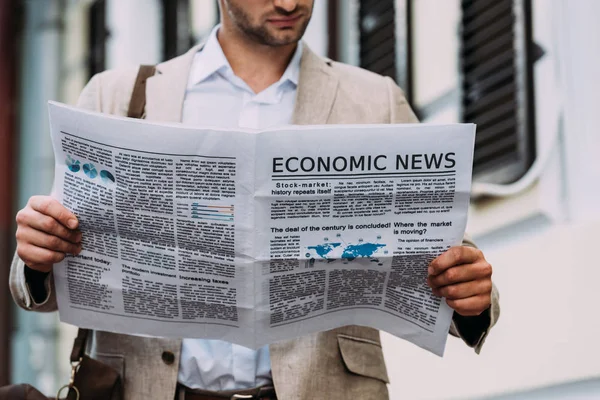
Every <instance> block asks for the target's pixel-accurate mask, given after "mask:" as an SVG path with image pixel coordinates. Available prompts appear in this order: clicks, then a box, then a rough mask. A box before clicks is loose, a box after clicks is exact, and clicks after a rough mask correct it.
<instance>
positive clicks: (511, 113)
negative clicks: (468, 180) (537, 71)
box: [459, 0, 535, 183]
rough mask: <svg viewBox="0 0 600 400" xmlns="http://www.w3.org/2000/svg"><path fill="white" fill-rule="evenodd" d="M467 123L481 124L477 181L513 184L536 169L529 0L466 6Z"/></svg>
mask: <svg viewBox="0 0 600 400" xmlns="http://www.w3.org/2000/svg"><path fill="white" fill-rule="evenodd" d="M461 10H462V18H461V33H460V42H461V46H460V56H459V59H460V80H461V88H460V94H461V99H460V101H461V119H462V120H463V121H465V122H473V123H476V124H477V136H476V139H475V154H474V160H473V175H474V177H475V178H476V179H478V180H483V181H487V182H494V183H509V182H513V181H515V180H517V179H519V178H520V177H521V176H523V174H524V173H525V172H526V171H527V169H528V168H529V167H530V166H531V164H532V163H533V160H534V157H535V133H534V118H533V68H532V57H531V52H530V49H531V48H532V45H531V4H530V1H529V0H462V2H461Z"/></svg>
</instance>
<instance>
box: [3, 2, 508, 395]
mask: <svg viewBox="0 0 600 400" xmlns="http://www.w3.org/2000/svg"><path fill="white" fill-rule="evenodd" d="M312 7H313V0H221V1H220V12H221V22H222V25H221V26H220V27H217V28H216V29H215V30H214V31H213V32H212V34H211V36H210V38H209V39H208V40H207V42H206V44H205V45H204V46H197V47H195V48H193V49H191V50H190V51H189V52H188V53H187V54H185V55H183V56H181V57H178V58H175V59H173V60H171V61H167V62H165V63H163V64H160V65H158V66H157V71H158V72H157V74H156V75H155V76H153V77H151V78H150V79H148V81H147V88H146V95H147V104H146V118H147V119H149V120H156V121H173V122H174V121H181V122H183V123H186V124H194V125H218V126H222V127H246V128H266V127H270V126H276V125H284V124H290V123H294V124H325V123H330V124H339V123H344V124H360V123H406V122H416V118H415V116H414V114H413V113H412V111H411V109H410V107H409V105H408V104H407V103H406V100H405V98H404V96H403V93H402V91H401V90H400V89H399V88H398V87H397V86H396V85H395V84H394V83H393V81H392V80H391V79H389V78H382V77H380V76H378V75H375V74H373V73H370V72H366V71H363V70H361V69H358V68H355V67H351V66H347V65H343V64H339V63H335V62H331V61H329V60H324V59H321V58H319V57H318V56H316V55H315V54H314V53H312V52H311V50H310V49H309V48H308V47H307V46H306V44H303V43H302V42H301V41H300V39H301V37H302V35H303V33H304V31H305V29H306V26H307V24H308V22H309V20H310V17H311V13H312ZM136 74H137V69H131V70H117V71H107V72H104V73H102V74H99V75H97V76H95V77H94V78H93V79H92V80H91V81H90V83H89V84H88V85H87V86H86V88H85V89H84V91H83V93H82V95H81V98H80V101H79V106H80V107H83V108H87V109H90V110H95V111H100V112H105V113H111V114H116V115H126V113H127V109H128V104H129V100H130V98H131V94H132V90H133V86H134V81H135V78H136ZM17 223H18V230H17V254H16V256H15V260H14V262H13V265H12V269H11V290H12V293H13V296H14V297H15V300H16V302H17V303H18V304H19V305H20V306H21V307H24V308H26V309H29V310H35V311H53V310H55V309H56V299H55V297H54V290H53V286H52V285H53V281H52V274H49V272H50V271H51V270H52V267H53V264H55V263H57V262H60V261H61V260H62V259H63V258H64V256H65V253H79V252H80V251H81V239H82V237H81V233H80V232H79V231H78V230H77V226H78V221H77V219H76V217H75V215H73V214H72V213H71V212H70V211H68V210H67V209H65V208H64V207H63V206H62V205H60V204H59V203H58V202H56V201H54V200H52V199H50V198H49V197H46V196H34V197H32V198H31V199H30V201H29V203H28V205H27V206H26V207H25V208H24V209H23V210H21V211H20V212H19V213H18V215H17ZM463 244H464V246H458V247H455V248H452V249H450V250H449V251H447V252H446V253H444V254H442V255H441V256H440V257H438V258H437V259H435V260H434V261H433V262H432V263H431V265H430V266H429V278H428V283H429V285H430V286H431V287H432V290H433V291H434V293H436V294H437V295H439V296H444V297H446V298H447V301H448V304H449V305H450V307H452V308H453V309H454V310H455V317H454V322H453V325H452V329H451V331H452V333H453V334H455V335H459V336H460V337H461V338H463V340H464V341H465V342H466V343H467V344H468V345H469V346H471V347H474V348H475V350H476V351H479V349H480V348H481V346H482V344H483V341H484V338H485V336H486V335H487V332H488V331H489V329H490V328H491V327H492V326H493V324H494V323H495V321H496V319H497V317H498V312H499V309H498V304H497V294H496V292H495V289H493V285H492V281H491V274H492V269H491V266H490V265H489V263H487V262H486V260H485V258H484V257H483V254H482V253H481V252H480V251H479V250H477V249H476V248H475V247H474V246H473V245H472V244H471V243H470V242H464V243H463ZM89 351H90V354H91V355H92V356H93V357H95V358H97V359H99V360H101V361H103V362H105V363H107V364H109V365H112V366H114V367H115V368H116V369H117V370H118V371H119V372H121V374H122V375H123V377H124V391H125V399H128V400H141V399H150V398H152V399H172V398H174V396H176V395H177V396H178V397H179V398H190V399H191V398H215V397H218V396H223V398H228V397H231V396H232V394H234V393H241V394H247V393H249V392H247V391H244V390H245V389H253V388H257V387H265V386H270V385H274V386H275V391H276V394H277V396H278V398H280V399H285V400H287V399H334V400H335V399H384V398H387V386H386V383H387V382H388V377H387V372H386V369H385V365H384V361H383V353H382V350H381V344H380V339H379V332H378V331H376V330H375V329H371V328H366V327H358V326H347V327H343V328H339V329H335V330H332V331H328V332H321V333H318V334H314V335H309V336H306V337H302V338H299V339H296V340H291V341H286V342H282V343H277V344H274V345H271V346H266V347H264V348H262V349H259V350H258V351H252V350H249V349H247V348H243V347H241V346H236V345H233V344H231V343H226V342H222V341H218V340H199V339H183V340H179V339H162V338H147V337H134V336H128V335H120V334H113V333H107V332H94V334H93V343H92V345H91V346H90V347H89ZM176 392H178V393H176ZM194 396H196V397H194ZM202 396H204V397H202ZM207 396H208V397H207ZM210 396H212V397H210ZM240 398H245V397H240Z"/></svg>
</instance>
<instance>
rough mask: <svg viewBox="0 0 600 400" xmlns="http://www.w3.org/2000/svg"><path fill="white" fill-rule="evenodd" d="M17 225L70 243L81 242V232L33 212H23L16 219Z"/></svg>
mask: <svg viewBox="0 0 600 400" xmlns="http://www.w3.org/2000/svg"><path fill="white" fill-rule="evenodd" d="M17 222H18V223H19V224H22V225H25V226H30V227H32V228H34V229H36V230H38V231H41V232H44V233H46V234H48V235H52V236H57V237H59V238H61V239H63V240H67V241H69V242H71V243H79V242H81V232H79V231H76V230H72V229H68V228H66V227H65V226H64V225H63V224H61V223H60V222H58V221H57V220H56V219H54V218H53V217H50V216H48V215H44V214H42V213H41V212H38V211H34V210H25V211H22V212H21V213H19V216H18V217H17Z"/></svg>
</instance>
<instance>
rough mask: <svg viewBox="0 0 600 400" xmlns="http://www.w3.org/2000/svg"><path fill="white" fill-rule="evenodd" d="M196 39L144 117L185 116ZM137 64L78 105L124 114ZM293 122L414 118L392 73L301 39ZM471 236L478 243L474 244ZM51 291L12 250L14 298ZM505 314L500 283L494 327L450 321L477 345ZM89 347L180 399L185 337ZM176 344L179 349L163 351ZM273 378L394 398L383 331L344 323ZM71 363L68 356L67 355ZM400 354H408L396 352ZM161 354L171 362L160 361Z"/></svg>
mask: <svg viewBox="0 0 600 400" xmlns="http://www.w3.org/2000/svg"><path fill="white" fill-rule="evenodd" d="M198 50H199V46H196V47H194V48H192V49H191V50H190V51H189V52H187V53H186V54H184V55H182V56H180V57H177V58H175V59H173V60H170V61H167V62H165V63H162V64H159V65H158V66H157V73H156V75H155V76H153V77H151V78H150V79H148V81H147V88H146V93H147V105H146V118H147V119H149V120H154V121H172V122H178V121H180V120H181V112H182V105H183V100H184V96H185V90H186V85H187V78H188V73H189V69H190V66H191V63H192V58H193V56H194V54H195V53H196V52H197V51H198ZM136 74H137V68H129V69H120V70H114V71H106V72H103V73H101V74H98V75H96V76H95V77H94V78H92V80H91V81H90V82H89V83H88V85H87V86H86V87H85V89H84V90H83V92H82V94H81V97H80V99H79V103H78V105H79V107H82V108H86V109H89V110H93V111H98V112H103V113H109V114H115V115H121V116H125V115H126V114H127V109H128V102H129V99H130V97H131V93H132V91H133V84H134V81H135V77H136ZM293 122H294V123H295V124H342V123H343V124H364V123H406V122H417V119H416V117H415V115H414V114H413V112H412V110H411V108H410V106H409V105H408V104H407V102H406V99H405V97H404V94H403V93H402V91H401V90H400V88H399V87H398V86H396V85H395V84H394V82H393V81H392V80H391V79H390V78H383V77H381V76H379V75H376V74H373V73H371V72H367V71H365V70H362V69H359V68H356V67H352V66H348V65H344V64H339V63H336V62H331V61H329V60H325V59H323V58H320V57H318V56H317V55H315V54H314V53H313V52H312V51H311V50H310V49H309V48H308V46H304V52H303V55H302V61H301V67H300V80H299V86H298V93H297V100H296V108H295V111H294V116H293ZM465 243H466V244H469V245H472V243H470V242H465ZM46 286H47V290H48V293H49V294H48V298H47V299H46V300H45V301H44V302H43V303H41V304H36V303H35V302H34V301H33V299H32V297H31V295H30V292H29V289H28V286H27V284H26V282H25V277H24V272H23V262H22V261H21V260H19V258H18V257H17V256H16V255H15V258H14V261H13V263H12V267H11V276H10V289H11V292H12V294H13V297H14V299H15V301H16V302H17V304H18V305H19V306H21V307H23V308H25V309H27V310H32V311H42V312H48V311H54V310H56V309H57V306H56V298H55V294H54V287H53V279H52V276H51V275H50V276H49V278H48V281H47V285H46ZM498 315H499V307H498V296H497V292H496V290H495V289H494V296H493V305H492V308H491V310H490V313H489V317H490V323H489V326H487V324H486V326H484V327H483V329H479V331H477V332H469V331H468V330H469V329H471V328H469V327H463V326H457V325H456V324H454V323H453V326H452V328H451V333H453V334H454V335H458V336H460V337H463V340H465V342H466V343H467V344H468V345H469V346H471V347H473V348H474V349H475V350H476V351H477V352H479V350H480V348H481V346H482V344H483V341H484V339H485V337H486V335H487V333H488V331H489V329H490V328H491V327H492V326H493V325H494V323H495V322H496V319H497V318H498ZM486 328H487V329H486ZM88 352H89V354H90V355H91V356H92V357H95V358H97V359H99V360H101V361H103V362H105V363H107V364H109V365H112V366H113V367H115V368H116V369H117V370H118V371H120V372H121V374H122V376H123V377H124V383H125V389H124V390H125V399H127V400H147V399H161V400H170V399H173V396H174V393H175V387H176V384H177V372H178V365H179V356H180V353H181V339H162V338H146V337H136V336H128V335H121V334H115V333H108V332H94V334H93V340H92V342H91V345H90V346H89V348H88ZM164 352H171V353H173V354H174V355H175V358H174V361H173V360H172V357H163V353H164ZM270 353H271V366H272V373H273V381H274V384H275V387H276V391H277V394H278V397H279V398H280V399H283V400H299V399H328V400H346V399H363V400H364V399H387V398H388V391H387V385H386V384H387V383H388V382H389V379H388V375H387V371H386V367H385V364H384V360H383V353H382V349H381V342H380V339H379V332H378V331H377V330H375V329H372V328H366V327H359V326H346V327H343V328H339V329H335V330H332V331H327V332H321V333H317V334H313V335H309V336H305V337H302V338H299V339H295V340H290V341H286V342H282V343H277V344H273V345H271V346H270ZM64 357H65V362H67V357H68V355H67V354H64ZM398 358H400V359H401V357H400V356H399V357H398ZM163 359H164V360H163Z"/></svg>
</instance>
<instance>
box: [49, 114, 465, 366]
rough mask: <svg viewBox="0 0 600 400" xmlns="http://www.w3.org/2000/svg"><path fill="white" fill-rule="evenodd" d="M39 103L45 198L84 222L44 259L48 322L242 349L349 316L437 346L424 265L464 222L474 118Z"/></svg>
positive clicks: (441, 321)
mask: <svg viewBox="0 0 600 400" xmlns="http://www.w3.org/2000/svg"><path fill="white" fill-rule="evenodd" d="M49 108H50V121H51V131H52V140H53V146H54V152H55V158H56V170H55V171H56V172H55V182H54V188H55V189H54V196H55V197H56V198H57V199H58V200H59V201H60V202H62V204H64V205H65V206H66V207H67V208H68V209H70V210H72V211H73V212H74V213H75V214H76V215H77V216H78V218H79V220H80V228H81V230H82V232H83V242H82V245H83V251H82V252H81V253H80V254H79V255H76V256H73V255H68V256H67V258H65V260H64V261H63V262H61V263H60V264H59V265H57V266H55V268H54V277H55V283H56V294H57V299H58V305H59V311H60V318H61V320H62V321H63V322H67V323H70V324H74V325H78V326H80V327H86V328H93V329H99V330H106V331H113V332H119V333H128V334H142V335H153V336H165V337H186V338H210V339H221V340H226V341H230V342H233V343H237V344H240V345H243V346H246V347H250V348H258V347H260V346H263V345H266V344H269V343H273V342H276V341H280V340H285V339H291V338H294V337H298V336H302V335H306V334H310V333H314V332H318V331H325V330H329V329H333V328H337V327H341V326H345V325H364V326H370V327H373V328H377V329H381V330H384V331H387V332H389V333H391V334H393V335H396V336H398V337H401V338H404V339H407V340H409V341H411V342H413V343H415V344H416V345H418V346H420V347H423V348H425V349H427V350H429V351H431V352H433V353H435V354H438V355H442V354H443V351H444V347H445V343H446V338H447V334H448V329H449V325H450V322H451V317H452V310H451V309H450V308H449V307H448V305H447V304H446V303H445V301H444V300H443V299H441V298H439V297H436V296H434V295H433V294H432V292H431V290H430V288H429V287H428V286H427V284H426V277H427V272H426V271H427V266H428V263H429V262H430V261H431V260H433V259H434V258H435V257H436V256H437V255H439V254H441V253H442V252H444V251H445V250H446V249H448V248H450V247H451V246H454V245H458V244H460V243H461V240H462V237H463V234H464V230H465V225H466V219H467V207H468V202H469V189H470V185H471V164H472V157H473V144H474V135H475V126H474V125H472V124H453V125H424V124H422V125H419V124H416V125H328V126H287V127H283V128H280V129H271V130H265V131H260V132H258V131H250V130H242V129H239V130H224V129H212V128H198V127H189V126H185V125H181V124H158V123H151V122H147V121H140V120H134V119H127V118H119V117H113V116H108V115H102V114H97V113H91V112H87V111H82V110H78V109H75V108H71V107H68V106H65V105H61V104H58V103H51V104H50V106H49Z"/></svg>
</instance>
